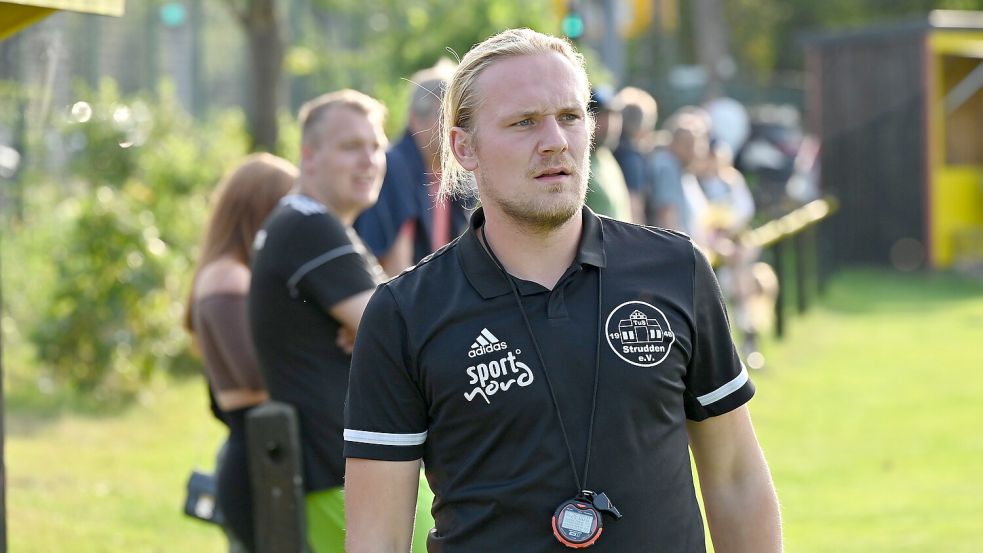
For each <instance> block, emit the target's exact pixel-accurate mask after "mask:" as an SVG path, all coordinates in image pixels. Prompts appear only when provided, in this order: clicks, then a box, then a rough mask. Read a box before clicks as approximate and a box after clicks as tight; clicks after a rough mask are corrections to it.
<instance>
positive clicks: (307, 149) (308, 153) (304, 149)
mask: <svg viewBox="0 0 983 553" xmlns="http://www.w3.org/2000/svg"><path fill="white" fill-rule="evenodd" d="M314 153H315V150H314V146H312V145H311V144H304V143H301V145H300V168H301V169H305V171H304V172H305V173H307V172H309V167H308V164H310V163H311V161H312V160H313V159H314Z"/></svg>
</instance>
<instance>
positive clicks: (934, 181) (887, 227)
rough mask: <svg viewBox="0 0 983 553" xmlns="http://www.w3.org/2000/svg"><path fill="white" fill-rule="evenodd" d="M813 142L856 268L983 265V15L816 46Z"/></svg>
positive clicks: (841, 247) (836, 240)
mask: <svg viewBox="0 0 983 553" xmlns="http://www.w3.org/2000/svg"><path fill="white" fill-rule="evenodd" d="M805 48H806V66H807V70H808V74H809V76H810V78H811V82H810V83H809V87H808V91H807V96H806V102H807V111H808V125H809V127H810V131H811V132H813V133H815V134H817V135H818V136H819V137H820V138H821V141H822V154H821V175H822V176H821V178H822V186H823V189H824V191H825V192H826V193H829V194H833V195H834V196H836V197H837V198H838V199H839V201H840V209H839V212H838V214H837V215H836V216H835V218H834V219H833V220H832V221H831V224H830V225H829V231H830V238H831V240H832V241H833V244H834V246H833V250H834V251H835V255H836V257H837V259H838V260H840V261H842V262H846V263H893V264H894V265H895V266H898V267H901V268H905V269H914V268H918V267H921V266H929V267H933V268H945V267H951V266H954V265H963V264H972V265H976V266H979V265H980V264H983V12H964V11H934V12H931V13H930V14H929V15H928V16H927V17H925V18H923V19H919V20H915V21H907V22H901V23H896V24H892V25H886V26H879V27H872V28H866V29H859V30H853V31H848V32H839V33H829V34H821V35H812V36H809V37H807V39H806V41H805Z"/></svg>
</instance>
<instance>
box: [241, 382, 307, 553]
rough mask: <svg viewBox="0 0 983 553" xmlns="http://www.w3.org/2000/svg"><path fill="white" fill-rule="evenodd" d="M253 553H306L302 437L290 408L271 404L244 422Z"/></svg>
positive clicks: (266, 404)
mask: <svg viewBox="0 0 983 553" xmlns="http://www.w3.org/2000/svg"><path fill="white" fill-rule="evenodd" d="M246 439H247V442H248V448H249V472H250V479H251V481H252V486H253V508H254V521H255V523H256V524H255V526H256V552H257V553H307V552H308V549H307V523H306V518H305V517H306V513H305V510H304V487H303V477H302V476H301V474H302V473H301V471H300V462H301V454H300V436H299V433H298V430H297V414H296V412H295V411H294V408H293V406H291V405H288V404H286V403H280V402H276V401H271V402H268V403H265V404H263V405H261V406H259V407H257V408H255V409H253V410H252V411H250V412H249V415H247V417H246Z"/></svg>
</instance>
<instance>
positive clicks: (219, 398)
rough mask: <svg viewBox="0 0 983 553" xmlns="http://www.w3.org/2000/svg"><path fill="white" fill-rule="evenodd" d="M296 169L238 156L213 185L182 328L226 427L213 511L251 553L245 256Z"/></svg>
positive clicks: (256, 373) (261, 392) (258, 395)
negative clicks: (201, 359) (238, 160)
mask: <svg viewBox="0 0 983 553" xmlns="http://www.w3.org/2000/svg"><path fill="white" fill-rule="evenodd" d="M296 178H297V169H296V167H294V166H293V165H292V164H291V163H290V162H288V161H286V160H284V159H281V158H279V157H276V156H273V155H270V154H262V153H261V154H254V155H250V156H248V157H247V158H245V159H244V160H243V161H242V162H241V163H240V164H239V165H238V166H237V167H236V168H235V170H233V171H232V172H231V173H229V174H228V175H227V176H226V177H225V178H224V179H223V181H222V183H221V184H220V185H219V187H218V189H217V190H216V192H215V196H214V198H215V199H214V207H213V211H212V216H211V220H210V221H209V224H208V229H207V231H206V233H205V237H204V241H203V243H202V245H201V252H200V257H199V259H198V265H197V268H196V269H195V274H194V280H193V281H192V285H191V294H190V297H189V299H188V309H187V312H186V316H185V321H184V324H185V326H186V327H187V328H188V330H189V332H191V334H192V336H193V338H194V340H195V342H196V344H197V346H198V348H199V349H200V351H201V353H202V355H203V357H204V368H205V375H206V376H207V378H208V387H209V391H210V393H211V396H212V412H213V413H214V414H215V416H216V417H217V418H218V419H219V420H220V421H222V423H224V424H225V425H226V426H227V427H228V429H229V437H228V439H227V440H226V443H225V446H224V448H223V450H224V453H223V454H222V455H220V460H219V462H218V468H217V470H216V473H217V480H218V490H217V495H218V497H217V500H218V507H219V509H220V510H221V512H222V514H223V516H224V517H225V524H226V529H227V531H229V532H231V534H232V535H233V537H234V538H235V540H238V541H239V542H240V543H241V544H242V545H243V546H244V547H245V548H246V549H247V550H248V551H253V549H254V547H253V545H254V542H255V537H254V529H253V508H252V490H251V489H250V483H249V465H248V452H247V448H246V413H247V412H248V411H249V410H250V409H251V408H253V407H255V406H256V405H258V404H260V403H262V402H264V401H266V400H267V399H268V395H267V392H266V388H265V386H264V384H263V381H262V377H261V375H260V370H259V364H258V362H257V359H256V351H255V348H254V346H253V342H252V336H251V335H250V331H249V321H248V320H247V310H246V298H247V296H248V293H249V281H250V269H249V261H250V252H251V250H252V244H253V241H254V240H255V239H256V233H257V232H258V231H259V230H260V228H261V226H262V224H263V221H264V219H266V216H267V215H269V213H270V212H271V211H273V208H274V207H276V205H277V203H278V202H279V201H280V198H282V197H283V196H284V195H285V194H286V193H287V192H288V191H289V190H290V188H291V186H293V183H294V180H295V179H296Z"/></svg>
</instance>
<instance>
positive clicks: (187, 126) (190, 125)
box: [7, 82, 247, 398]
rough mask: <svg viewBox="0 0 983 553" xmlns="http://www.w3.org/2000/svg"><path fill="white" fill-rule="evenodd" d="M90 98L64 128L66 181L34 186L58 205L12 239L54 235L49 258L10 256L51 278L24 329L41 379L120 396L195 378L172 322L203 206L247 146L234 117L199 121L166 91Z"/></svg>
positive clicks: (177, 320) (48, 206)
mask: <svg viewBox="0 0 983 553" xmlns="http://www.w3.org/2000/svg"><path fill="white" fill-rule="evenodd" d="M88 97H90V98H95V100H92V101H90V102H88V103H86V104H85V106H83V107H78V105H76V107H75V108H74V109H73V110H72V114H71V116H70V117H69V118H68V121H67V123H66V124H65V126H64V129H63V131H64V134H63V136H64V138H65V143H66V144H67V145H69V148H70V151H71V157H70V159H69V162H68V165H67V168H68V171H69V175H68V178H67V179H64V180H65V181H66V182H68V183H70V184H69V185H68V186H66V185H65V184H64V183H58V184H55V183H47V184H39V185H38V186H39V187H41V188H44V187H47V188H50V189H56V190H57V191H58V195H59V197H58V198H57V200H51V199H50V196H49V201H48V202H41V203H42V204H43V205H35V206H34V207H35V208H37V209H38V211H39V212H42V213H44V215H41V216H37V217H31V218H30V219H29V220H28V221H26V222H25V223H24V225H22V228H20V229H18V232H17V233H16V234H15V235H14V237H13V239H14V240H18V239H20V240H26V239H27V237H28V236H29V235H30V234H31V228H30V227H32V226H36V228H39V229H40V228H44V229H50V227H51V226H52V225H57V226H58V228H59V232H60V236H59V237H58V239H57V241H56V242H55V244H54V245H53V247H52V249H51V251H48V252H30V253H27V252H26V251H25V248H23V247H16V248H15V250H16V251H19V252H22V253H26V255H28V256H33V255H35V254H43V255H45V256H46V257H48V260H49V264H50V268H49V272H50V273H52V276H51V278H50V279H49V280H48V282H49V284H48V286H47V289H46V290H45V294H44V295H43V300H42V301H41V302H40V303H41V305H37V304H35V305H34V309H35V310H36V314H35V315H33V316H32V317H31V319H32V321H31V323H32V324H31V326H30V330H29V331H28V332H27V334H28V335H29V337H30V340H31V342H32V344H33V345H34V348H35V351H36V353H37V357H38V359H39V360H40V361H41V362H42V364H43V366H44V369H43V370H42V371H40V376H42V377H46V376H50V377H53V378H52V381H53V382H55V383H56V384H59V385H62V386H68V387H70V388H75V389H78V390H79V391H83V392H88V391H92V390H96V391H99V392H100V394H102V395H109V396H112V397H116V398H120V397H128V396H129V394H130V392H133V391H136V390H138V389H139V388H140V387H141V385H142V384H143V383H145V382H146V381H147V380H148V379H149V378H151V377H152V376H155V375H162V374H167V373H169V372H174V371H183V372H186V371H188V370H190V369H192V368H193V369H195V370H197V367H198V362H197V361H194V360H193V359H192V357H191V355H190V351H189V340H188V337H187V335H186V333H185V332H184V329H183V328H182V325H181V321H182V316H183V312H184V301H185V298H186V294H187V290H188V280H189V278H190V273H191V268H192V267H193V260H194V258H195V255H196V253H197V252H196V251H195V248H196V244H197V242H198V240H199V237H200V234H201V231H202V227H203V224H204V220H205V217H206V216H207V209H208V198H209V196H210V195H211V192H212V190H213V188H214V186H215V184H216V183H217V182H218V180H219V179H220V178H221V175H222V174H223V173H224V172H225V170H226V169H227V168H228V167H229V166H231V165H232V164H233V163H234V162H235V161H236V160H237V159H238V158H240V157H241V156H242V155H244V153H245V149H246V144H247V139H246V135H245V131H244V126H245V125H244V122H243V117H242V116H241V114H239V113H238V112H232V111H230V112H226V113H220V114H216V116H215V117H213V118H211V119H210V120H209V121H207V122H205V123H198V124H196V123H195V122H194V121H193V120H192V119H191V118H190V117H189V116H188V115H187V114H186V113H184V111H183V110H182V109H181V108H180V106H179V105H178V103H177V101H176V100H175V99H174V96H173V94H170V93H168V92H167V88H166V87H165V92H164V93H163V94H162V95H161V97H160V98H158V99H155V100H154V101H152V102H151V101H149V100H144V99H141V98H131V99H123V98H120V97H119V95H118V94H117V93H116V90H115V87H114V86H113V85H112V84H111V83H109V82H106V83H104V84H103V85H102V87H101V88H100V90H99V91H98V92H96V93H93V94H90V95H88ZM52 204H55V205H52ZM48 234H50V233H48ZM7 286H8V289H12V288H14V286H15V285H11V284H7ZM15 316H16V314H15Z"/></svg>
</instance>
